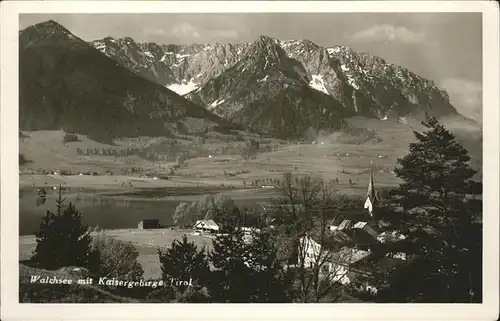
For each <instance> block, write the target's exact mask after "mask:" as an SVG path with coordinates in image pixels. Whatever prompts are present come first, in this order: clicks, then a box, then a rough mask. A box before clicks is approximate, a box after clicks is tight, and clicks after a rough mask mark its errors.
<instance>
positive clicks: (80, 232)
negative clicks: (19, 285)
mask: <svg viewBox="0 0 500 321" xmlns="http://www.w3.org/2000/svg"><path fill="white" fill-rule="evenodd" d="M64 200H65V199H63V198H62V194H61V188H59V197H58V199H57V201H56V202H57V209H56V212H55V213H54V212H51V211H47V213H46V215H45V216H44V217H42V220H41V222H40V230H39V232H38V233H36V241H37V246H36V249H35V251H34V253H33V256H32V258H31V259H32V261H33V262H35V263H37V264H38V265H39V266H40V267H42V268H46V269H58V268H61V267H64V266H78V267H85V268H89V269H90V270H92V271H95V270H96V268H97V267H98V266H99V263H100V262H99V256H98V254H97V253H96V252H94V251H93V250H92V246H91V244H92V237H91V236H90V233H89V231H88V227H87V226H86V225H84V224H83V223H82V217H81V214H80V212H78V211H77V209H76V208H75V206H74V205H73V204H72V203H71V202H70V203H69V204H68V206H66V207H65V206H63V203H64Z"/></svg>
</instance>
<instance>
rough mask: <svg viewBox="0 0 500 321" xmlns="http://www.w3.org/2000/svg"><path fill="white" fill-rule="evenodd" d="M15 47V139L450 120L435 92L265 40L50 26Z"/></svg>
mask: <svg viewBox="0 0 500 321" xmlns="http://www.w3.org/2000/svg"><path fill="white" fill-rule="evenodd" d="M19 37H20V38H19V40H20V41H19V57H20V128H21V129H31V130H34V129H59V128H63V129H64V130H67V131H68V130H69V131H76V132H82V133H86V134H92V135H98V136H104V137H116V136H133V135H150V136H155V135H156V136H161V135H168V134H171V133H173V132H175V131H181V129H182V131H187V132H189V131H190V130H191V129H192V128H191V126H192V124H193V123H197V125H196V126H197V127H205V128H206V127H207V126H209V127H210V126H212V127H214V128H218V129H227V128H244V129H249V130H252V131H255V132H259V133H263V134H268V135H272V136H275V137H279V138H296V137H300V136H302V135H303V134H304V133H305V132H308V131H316V132H317V131H320V130H324V131H325V130H326V131H333V130H339V129H342V128H345V127H347V126H349V125H348V124H347V123H346V122H345V121H344V119H345V118H346V117H351V116H366V117H373V118H379V119H398V120H404V119H406V118H409V117H417V118H418V117H421V116H422V115H423V114H424V113H429V114H431V115H435V116H437V117H443V116H459V114H458V113H457V111H456V110H455V108H454V107H453V106H452V105H451V103H450V100H449V97H448V95H447V93H446V92H445V91H443V90H441V89H440V88H438V87H437V86H436V84H435V83H434V82H433V81H431V80H428V79H425V78H423V77H420V76H418V75H416V74H415V73H413V72H411V71H410V70H408V69H407V68H404V67H402V66H397V65H394V64H390V63H387V62H386V61H385V60H384V59H383V58H380V57H377V56H373V55H370V54H368V53H356V52H354V51H353V50H351V49H350V48H348V47H345V46H331V47H326V48H325V47H321V46H318V45H316V44H314V43H312V42H311V41H308V40H278V39H274V38H271V37H267V36H261V37H259V38H258V39H256V40H255V41H254V42H252V43H236V44H220V43H215V44H193V45H172V44H168V45H159V44H155V43H137V42H135V41H134V40H133V39H131V38H128V37H127V38H112V37H106V38H103V39H100V40H95V41H91V42H85V41H84V40H82V39H80V38H78V37H76V36H75V35H73V34H72V33H71V32H69V31H68V30H67V29H65V28H64V27H63V26H61V25H59V24H57V23H56V22H54V21H52V20H51V21H47V22H44V23H40V24H37V25H34V26H31V27H28V28H26V29H24V30H22V31H20V35H19ZM192 119H197V120H199V121H196V122H193V121H191V120H192Z"/></svg>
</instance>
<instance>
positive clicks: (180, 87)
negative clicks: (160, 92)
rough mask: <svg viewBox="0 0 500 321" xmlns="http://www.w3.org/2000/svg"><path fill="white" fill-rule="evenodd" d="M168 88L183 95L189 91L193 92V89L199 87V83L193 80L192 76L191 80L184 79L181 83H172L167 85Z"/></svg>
mask: <svg viewBox="0 0 500 321" xmlns="http://www.w3.org/2000/svg"><path fill="white" fill-rule="evenodd" d="M167 88H168V89H170V90H172V91H173V92H175V93H177V94H179V95H181V96H183V95H185V94H187V93H190V92H192V91H193V90H195V89H197V88H198V84H196V83H195V82H193V79H192V78H191V79H190V80H189V81H187V80H185V79H184V80H182V81H181V83H180V84H171V85H168V86H167Z"/></svg>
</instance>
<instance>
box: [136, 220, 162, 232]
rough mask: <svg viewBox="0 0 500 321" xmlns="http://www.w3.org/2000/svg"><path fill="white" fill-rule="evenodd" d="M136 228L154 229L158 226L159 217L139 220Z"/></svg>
mask: <svg viewBox="0 0 500 321" xmlns="http://www.w3.org/2000/svg"><path fill="white" fill-rule="evenodd" d="M137 228H138V229H140V230H148V229H156V228H160V220H159V219H145V220H142V221H140V222H139V224H138V225H137Z"/></svg>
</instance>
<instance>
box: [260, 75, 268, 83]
mask: <svg viewBox="0 0 500 321" xmlns="http://www.w3.org/2000/svg"><path fill="white" fill-rule="evenodd" d="M268 79H269V75H266V76H265V77H264V78H262V79H261V80H259V81H258V82H265V81H267V80H268Z"/></svg>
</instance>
